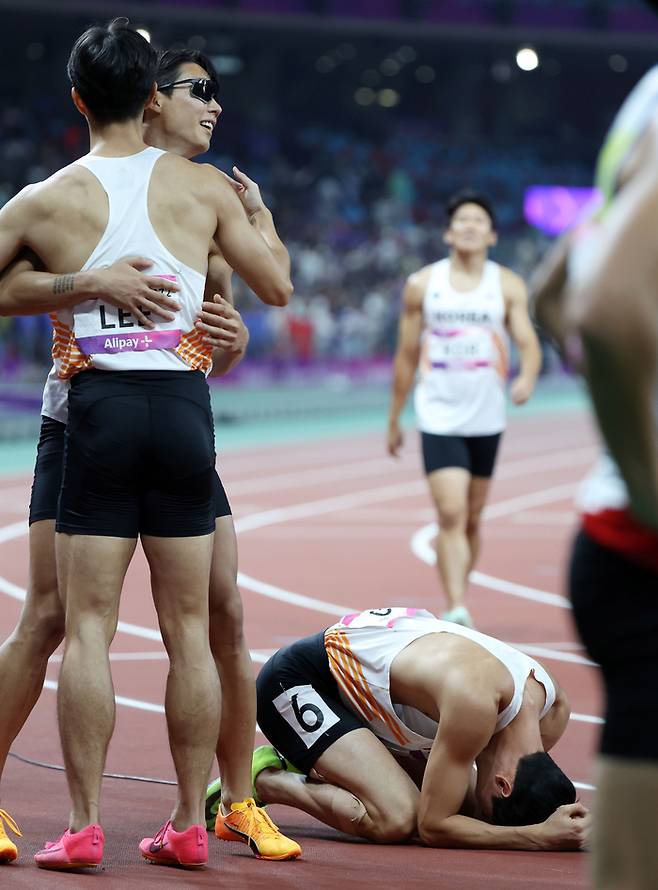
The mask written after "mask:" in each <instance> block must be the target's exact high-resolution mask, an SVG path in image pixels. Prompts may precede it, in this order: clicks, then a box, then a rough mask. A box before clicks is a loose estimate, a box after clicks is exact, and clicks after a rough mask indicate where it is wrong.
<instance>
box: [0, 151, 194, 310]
mask: <svg viewBox="0 0 658 890" xmlns="http://www.w3.org/2000/svg"><path fill="white" fill-rule="evenodd" d="M106 221H107V204H106V199H105V197H104V195H103V193H102V190H100V187H99V186H98V185H97V183H96V181H95V180H94V178H93V177H92V175H91V174H90V173H89V172H88V171H86V170H84V169H83V168H81V167H76V166H75V165H72V166H69V167H65V168H64V169H63V170H60V171H58V172H57V173H55V174H54V175H53V176H51V177H50V178H49V179H47V180H45V181H44V182H42V183H36V184H34V185H30V186H27V187H26V188H24V189H23V190H22V191H21V192H20V193H19V194H18V195H16V196H15V197H14V198H12V199H11V200H10V201H8V202H7V204H5V205H4V207H2V209H0V270H2V271H1V272H0V315H36V314H39V313H41V312H51V311H54V310H57V309H64V308H67V307H71V306H74V305H76V304H77V303H80V302H82V301H83V300H85V299H89V298H96V297H100V298H102V299H104V300H106V301H107V302H109V303H112V304H113V305H116V306H119V307H120V308H122V309H124V310H127V311H130V312H132V313H133V315H134V316H135V318H136V319H137V321H139V322H140V323H141V324H144V326H145V327H152V326H153V323H152V321H150V320H149V319H148V318H147V317H146V316H144V315H143V314H142V310H146V311H147V312H148V311H151V312H153V313H154V314H155V315H159V316H161V317H164V318H165V319H172V318H173V317H174V315H173V312H175V311H176V310H177V309H178V304H177V302H176V301H175V300H173V299H171V298H170V297H167V296H165V295H164V294H162V293H160V288H161V286H162V282H161V279H160V278H158V276H155V275H149V274H148V272H147V273H146V274H142V273H143V272H146V270H148V269H149V268H150V266H151V262H150V260H149V259H148V258H146V257H126V258H124V259H122V260H120V261H118V262H117V263H114V264H113V265H112V266H109V267H106V268H103V269H100V268H99V269H89V270H87V271H85V272H81V271H79V270H80V269H81V268H82V266H83V265H84V263H85V262H86V260H87V258H88V257H89V255H90V254H91V252H92V250H93V249H94V247H95V246H96V244H97V242H98V240H99V239H100V237H101V236H102V234H103V231H104V229H105V225H106ZM46 270H48V271H46ZM171 289H172V290H174V291H175V290H177V287H176V286H175V285H174V286H173V287H172V288H171Z"/></svg>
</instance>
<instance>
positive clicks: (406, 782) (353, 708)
mask: <svg viewBox="0 0 658 890" xmlns="http://www.w3.org/2000/svg"><path fill="white" fill-rule="evenodd" d="M257 686H258V722H259V725H260V727H261V729H262V731H263V732H264V734H265V735H266V737H267V738H268V739H269V741H270V742H272V744H273V745H274V748H271V747H269V746H264V747H262V748H258V749H257V750H256V751H255V752H254V776H255V785H254V793H255V794H257V796H258V799H259V800H262V801H264V802H265V803H281V804H287V805H289V806H294V807H298V808H299V809H301V810H304V811H305V812H307V813H310V814H311V815H312V816H315V817H316V818H317V819H320V820H321V821H322V822H325V823H326V824H327V825H330V826H332V827H334V828H338V829H340V830H342V831H345V832H347V833H348V834H352V835H357V836H358V837H363V838H367V839H368V840H371V841H376V842H381V843H398V842H403V841H407V840H409V839H412V838H414V837H418V836H420V839H421V841H422V842H424V843H425V844H427V845H429V846H433V847H464V848H487V849H502V850H571V849H574V850H577V849H580V848H581V847H582V846H583V845H584V844H585V842H586V840H587V836H588V831H589V814H588V811H587V810H586V809H585V807H583V806H582V805H581V804H579V803H578V802H576V791H575V788H574V786H573V784H572V783H571V781H570V780H569V779H568V778H567V776H566V775H565V774H564V773H563V772H562V770H561V769H560V768H559V767H558V766H557V764H556V763H555V762H554V761H553V760H552V758H551V757H550V755H549V754H548V753H547V752H548V751H549V750H551V748H552V747H553V746H554V745H555V744H556V742H557V741H558V739H559V738H560V737H561V736H562V734H563V732H564V730H565V728H566V726H567V723H568V720H569V713H570V709H569V703H568V701H567V698H566V695H565V693H564V691H563V690H562V689H561V688H560V687H559V685H558V684H557V683H556V682H555V681H554V680H553V678H552V677H551V676H550V674H549V673H548V671H546V670H545V669H544V668H543V667H542V665H541V664H539V662H537V661H535V660H534V659H533V658H530V657H529V656H528V655H525V654H524V653H523V652H520V651H518V650H516V649H513V648H512V647H511V646H508V645H507V644H506V643H502V642H500V641H499V640H496V639H494V638H493V637H488V636H485V635H484V634H481V633H478V632H477V631H474V630H471V629H469V628H464V627H460V626H458V625H456V624H454V623H450V622H446V621H440V620H439V619H437V618H435V617H434V616H433V615H431V614H430V613H429V612H426V611H424V610H420V609H405V608H386V609H372V610H368V611H366V612H362V613H360V614H351V615H346V616H344V617H343V618H342V619H341V620H340V621H339V622H338V623H337V624H335V625H333V626H332V627H330V628H329V629H328V630H326V631H323V632H321V633H318V634H315V635H314V636H311V637H308V638H306V639H304V640H300V641H298V642H296V643H293V644H292V645H291V646H287V647H286V648H284V649H281V650H280V651H279V652H277V653H276V654H275V655H273V656H272V658H271V659H270V660H269V661H268V662H267V663H266V664H265V665H264V667H263V668H262V670H261V672H260V674H259V677H258V680H257ZM275 749H276V750H275ZM277 752H278V753H277ZM474 764H475V765H476V766H477V771H476V770H475V769H474ZM300 771H301V774H299V772H300Z"/></svg>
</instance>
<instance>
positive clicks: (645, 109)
mask: <svg viewBox="0 0 658 890" xmlns="http://www.w3.org/2000/svg"><path fill="white" fill-rule="evenodd" d="M657 114H658V66H656V67H654V68H652V69H651V70H650V71H649V72H648V73H647V74H645V76H644V77H643V78H642V80H641V81H640V82H639V83H638V84H637V86H636V87H635V89H634V90H633V91H632V92H631V94H630V95H629V97H628V98H627V99H626V101H625V102H624V104H623V105H622V107H621V109H620V110H619V112H618V114H617V116H616V118H615V119H614V121H613V123H612V126H611V128H610V131H609V133H608V135H607V137H606V140H605V142H604V144H603V147H602V149H601V152H600V154H599V159H598V162H597V169H596V178H595V184H596V185H597V186H598V188H599V189H600V190H601V192H602V195H603V206H602V208H601V209H600V210H599V211H598V213H597V215H596V218H595V220H594V221H593V224H592V226H590V227H587V228H586V230H585V234H584V236H583V237H582V238H581V239H580V240H579V241H578V242H577V243H576V246H575V247H574V250H573V251H572V253H573V254H574V256H573V257H572V258H571V262H570V267H569V275H570V276H572V277H575V278H576V279H577V278H578V276H579V274H581V270H583V271H584V270H586V269H587V267H588V264H589V263H590V262H591V260H592V258H593V257H595V256H596V251H595V246H594V248H593V247H592V244H594V245H595V242H596V234H595V232H596V225H597V222H599V223H600V222H601V221H602V220H604V219H605V217H606V215H607V213H608V211H609V209H610V206H611V204H612V202H613V200H614V197H615V194H616V192H617V189H618V186H619V178H620V174H621V172H622V170H623V167H624V163H625V162H626V161H627V160H628V159H629V157H630V155H631V152H632V151H633V149H634V148H635V146H636V145H637V143H638V141H639V139H640V138H641V137H642V135H643V134H644V133H645V132H646V130H647V128H648V127H649V125H650V124H651V122H652V121H653V120H655V119H656V115H657ZM657 223H658V221H657ZM655 391H656V398H655V406H656V410H655V417H656V426H657V428H658V381H656V390H655ZM577 503H578V507H579V509H580V511H581V512H582V515H583V527H584V528H585V531H586V532H587V534H588V535H589V536H590V537H591V538H593V539H594V540H595V541H597V542H598V543H599V544H602V545H603V546H606V547H610V548H611V549H613V550H617V551H619V552H621V553H623V554H624V555H625V556H627V557H629V558H630V559H633V560H635V561H638V562H641V563H642V564H643V565H647V566H649V567H650V568H653V569H655V570H656V571H658V533H656V532H655V531H653V530H652V529H649V528H646V527H645V526H643V525H641V523H639V522H638V521H637V520H636V519H635V518H634V517H633V516H632V514H631V512H630V510H629V501H628V493H627V490H626V485H625V483H624V480H623V479H622V477H621V474H620V472H619V469H618V467H617V465H616V463H615V462H614V461H613V459H612V458H611V457H610V456H609V455H608V454H603V455H602V456H601V458H600V459H599V461H598V463H597V464H596V466H595V467H594V469H593V470H592V471H591V472H590V474H589V475H588V476H587V477H586V479H585V480H584V482H583V483H582V484H581V486H580V489H579V492H578V496H577Z"/></svg>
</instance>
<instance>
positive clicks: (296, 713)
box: [272, 686, 340, 748]
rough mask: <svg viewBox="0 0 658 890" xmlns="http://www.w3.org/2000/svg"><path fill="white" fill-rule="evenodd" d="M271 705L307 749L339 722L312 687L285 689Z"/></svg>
mask: <svg viewBox="0 0 658 890" xmlns="http://www.w3.org/2000/svg"><path fill="white" fill-rule="evenodd" d="M272 704H273V705H274V707H275V708H276V709H277V711H278V712H279V714H281V716H282V717H283V719H284V720H285V721H286V723H287V724H288V725H289V726H291V727H292V729H294V730H295V732H296V733H297V735H298V736H299V738H300V739H301V740H302V742H304V744H305V745H306V747H307V748H310V747H311V745H313V744H315V742H317V740H318V739H319V738H320V736H321V735H323V734H324V733H325V732H326V731H327V730H328V729H330V728H331V727H332V726H335V725H336V723H338V722H339V720H340V718H339V717H338V715H337V714H334V712H333V711H332V710H331V708H330V707H329V705H328V704H327V703H326V702H325V701H324V700H323V699H322V698H321V697H320V695H319V694H318V693H317V692H316V691H315V689H313V687H312V686H293V687H292V689H286V690H285V692H282V693H281V695H277V697H276V698H275V699H274V701H273V702H272Z"/></svg>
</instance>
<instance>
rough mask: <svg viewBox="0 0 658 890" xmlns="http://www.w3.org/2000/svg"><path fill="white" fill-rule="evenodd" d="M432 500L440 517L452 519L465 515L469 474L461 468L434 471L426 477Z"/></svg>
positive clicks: (469, 480)
mask: <svg viewBox="0 0 658 890" xmlns="http://www.w3.org/2000/svg"><path fill="white" fill-rule="evenodd" d="M427 481H428V484H429V487H430V494H431V495H432V500H433V501H434V505H435V506H436V509H437V511H438V513H439V522H440V521H441V516H442V515H445V516H449V517H453V516H455V515H459V514H463V515H465V514H466V511H467V509H468V492H469V486H470V482H471V474H470V473H469V471H468V470H466V469H464V468H463V467H446V468H445V469H442V470H435V471H434V472H433V473H430V475H429V476H428V477H427Z"/></svg>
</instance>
